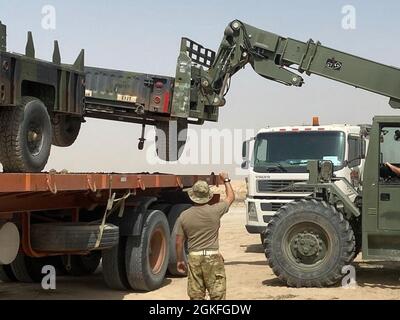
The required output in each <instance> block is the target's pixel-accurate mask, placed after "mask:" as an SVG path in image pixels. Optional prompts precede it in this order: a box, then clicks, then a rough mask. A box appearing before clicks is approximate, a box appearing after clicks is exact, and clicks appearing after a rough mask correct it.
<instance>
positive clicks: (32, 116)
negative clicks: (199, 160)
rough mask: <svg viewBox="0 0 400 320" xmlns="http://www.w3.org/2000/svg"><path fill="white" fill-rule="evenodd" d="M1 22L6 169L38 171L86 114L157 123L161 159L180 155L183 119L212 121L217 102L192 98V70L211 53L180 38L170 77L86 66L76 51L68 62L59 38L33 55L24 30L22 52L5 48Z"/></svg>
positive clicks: (0, 142)
mask: <svg viewBox="0 0 400 320" xmlns="http://www.w3.org/2000/svg"><path fill="white" fill-rule="evenodd" d="M6 35H7V33H6V26H5V25H4V24H2V23H1V22H0V163H1V164H2V165H3V171H4V172H7V173H25V172H41V171H42V170H44V168H45V166H46V164H47V160H48V158H49V155H50V151H51V147H52V145H53V146H57V147H69V146H71V145H72V144H73V143H74V142H75V141H76V139H77V137H78V135H79V132H80V129H81V124H82V123H83V122H85V119H86V118H98V119H104V120H111V121H124V122H131V123H137V124H139V125H141V126H142V134H141V136H140V138H139V143H138V148H139V150H143V148H144V142H145V128H146V126H149V125H150V126H154V127H155V128H156V139H155V143H156V151H157V155H158V156H159V158H161V159H162V160H165V161H176V160H178V159H179V157H180V156H181V154H182V153H183V149H184V147H185V144H186V140H187V129H188V125H189V124H192V125H203V124H204V123H205V122H206V121H213V122H216V121H217V120H218V114H219V108H218V105H217V106H213V105H210V103H211V102H210V101H209V100H213V96H210V97H207V98H206V99H204V98H202V97H199V95H198V88H199V86H200V84H199V83H198V81H192V80H191V79H192V74H200V73H201V70H203V69H208V68H210V66H211V64H212V62H213V61H214V59H215V52H213V51H211V50H209V49H205V48H203V47H202V46H200V45H199V44H197V43H195V42H193V41H191V40H189V39H186V38H185V39H183V40H182V42H181V49H180V55H179V57H178V63H177V70H176V76H175V77H168V76H160V75H152V74H146V73H136V72H130V71H121V70H111V69H104V68H95V67H87V66H85V61H84V51H83V50H82V51H81V53H80V54H79V56H78V58H77V59H76V61H75V62H74V64H72V65H69V64H64V63H62V62H61V54H60V50H59V45H58V42H57V41H55V43H54V52H53V59H52V61H51V62H50V61H43V60H40V59H37V58H36V54H35V47H34V43H33V36H32V34H31V33H30V32H29V33H28V41H27V44H26V49H25V54H24V55H22V54H17V53H11V52H8V51H7V41H6V38H7V37H6Z"/></svg>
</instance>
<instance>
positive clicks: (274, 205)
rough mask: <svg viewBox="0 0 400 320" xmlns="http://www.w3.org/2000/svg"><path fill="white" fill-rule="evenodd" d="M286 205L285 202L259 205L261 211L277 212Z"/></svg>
mask: <svg viewBox="0 0 400 320" xmlns="http://www.w3.org/2000/svg"><path fill="white" fill-rule="evenodd" d="M286 204H287V202H274V203H261V210H262V211H278V210H279V209H280V208H281V207H283V206H284V205H286Z"/></svg>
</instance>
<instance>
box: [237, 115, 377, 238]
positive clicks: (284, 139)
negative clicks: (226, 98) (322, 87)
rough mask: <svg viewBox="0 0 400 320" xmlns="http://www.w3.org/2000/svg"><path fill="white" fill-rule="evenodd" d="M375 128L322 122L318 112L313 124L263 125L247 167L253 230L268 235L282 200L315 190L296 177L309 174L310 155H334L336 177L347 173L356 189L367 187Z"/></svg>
mask: <svg viewBox="0 0 400 320" xmlns="http://www.w3.org/2000/svg"><path fill="white" fill-rule="evenodd" d="M369 128H370V127H369V126H367V125H359V126H352V125H347V124H333V125H323V126H320V125H319V120H318V118H314V119H313V125H311V126H294V127H277V128H268V129H263V130H261V131H260V132H259V133H258V134H257V136H256V137H255V138H254V139H252V140H251V141H246V142H245V143H244V145H243V158H244V160H245V161H244V163H243V165H242V168H243V169H248V178H247V179H246V180H247V188H248V194H247V198H246V208H247V209H246V211H247V214H246V229H247V231H248V232H249V233H252V234H260V235H261V240H262V241H263V233H264V231H265V228H266V226H267V224H268V223H269V221H270V220H271V218H272V217H273V216H274V214H275V213H276V212H277V211H278V210H279V209H280V207H281V206H283V205H285V204H287V203H289V202H292V201H294V200H299V199H302V198H304V197H307V196H309V195H310V194H311V192H310V189H309V188H308V187H302V188H301V189H299V188H294V187H293V184H294V183H297V182H305V181H307V180H308V172H307V164H308V161H309V160H330V161H332V162H333V164H334V171H335V172H334V173H335V176H336V177H344V178H346V179H347V180H348V181H349V182H351V183H352V185H353V186H354V187H355V188H356V189H358V188H361V181H362V171H363V166H364V162H365V160H364V159H365V156H366V150H367V147H368V131H369ZM251 151H252V152H251ZM250 159H251V160H250ZM337 183H338V186H339V187H340V188H341V189H342V190H343V191H344V192H346V193H347V194H349V196H353V198H354V199H355V197H356V194H354V191H352V189H350V188H348V186H346V184H345V183H344V182H342V181H339V182H337ZM354 199H353V200H354Z"/></svg>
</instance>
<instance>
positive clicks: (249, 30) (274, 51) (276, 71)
mask: <svg viewBox="0 0 400 320" xmlns="http://www.w3.org/2000/svg"><path fill="white" fill-rule="evenodd" d="M247 64H251V66H252V67H253V68H254V70H255V71H256V72H257V73H258V74H259V75H261V76H262V77H265V78H267V79H269V80H273V81H277V82H280V83H283V84H285V85H288V86H298V87H300V86H302V85H303V83H304V79H303V78H302V76H300V74H303V73H305V74H307V75H311V74H316V75H319V76H322V77H325V78H329V79H332V80H335V81H339V82H342V83H346V84H348V85H352V86H354V87H357V88H361V89H364V90H367V91H371V92H374V93H377V94H380V95H383V96H387V97H389V98H390V105H391V106H392V107H393V108H400V69H398V68H395V67H391V66H387V65H384V64H381V63H377V62H373V61H370V60H367V59H363V58H360V57H357V56H354V55H351V54H348V53H345V52H341V51H338V50H334V49H330V48H327V47H324V46H322V45H321V43H320V42H314V41H313V40H309V41H308V42H301V41H298V40H293V39H290V38H284V37H281V36H279V35H276V34H273V33H270V32H267V31H264V30H260V29H257V28H255V27H252V26H249V25H247V24H244V23H242V22H240V21H238V20H235V21H233V22H232V23H230V24H229V25H228V27H227V28H226V30H225V34H224V38H223V40H222V42H221V45H220V48H219V50H218V53H217V55H216V58H215V60H214V62H213V64H212V66H211V68H210V69H209V70H207V71H205V72H204V73H203V74H202V78H203V79H204V78H205V79H207V81H204V80H203V81H202V82H201V83H202V86H203V89H204V90H202V92H203V94H204V98H207V97H208V100H209V101H210V99H209V98H210V95H213V97H214V98H213V99H211V101H213V105H214V106H215V105H216V104H218V103H219V106H223V105H224V104H225V100H224V99H223V96H224V94H225V93H226V90H227V89H228V84H229V81H228V80H229V79H230V77H232V76H233V75H234V74H235V73H237V72H238V71H239V70H240V69H242V68H243V67H244V66H245V65H247ZM289 69H296V71H297V72H293V71H291V70H289ZM299 73H300V74H299ZM215 95H217V96H218V97H219V98H220V99H219V101H217V100H218V99H215ZM203 100H204V99H203Z"/></svg>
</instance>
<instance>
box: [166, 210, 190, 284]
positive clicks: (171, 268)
mask: <svg viewBox="0 0 400 320" xmlns="http://www.w3.org/2000/svg"><path fill="white" fill-rule="evenodd" d="M191 207H192V205H190V204H177V205H175V206H173V207H172V208H171V210H170V211H169V213H168V223H169V228H170V231H171V240H170V249H169V253H170V254H169V264H168V273H169V274H170V275H172V276H178V277H179V276H180V277H183V276H186V275H187V274H186V273H185V274H182V273H180V272H179V271H178V269H177V262H178V256H177V254H176V235H177V232H178V224H177V222H178V218H179V217H180V215H181V214H182V212H184V211H186V210H188V209H189V208H191ZM187 255H188V249H187V243H185V247H184V249H183V258H184V259H185V262H187Z"/></svg>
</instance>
